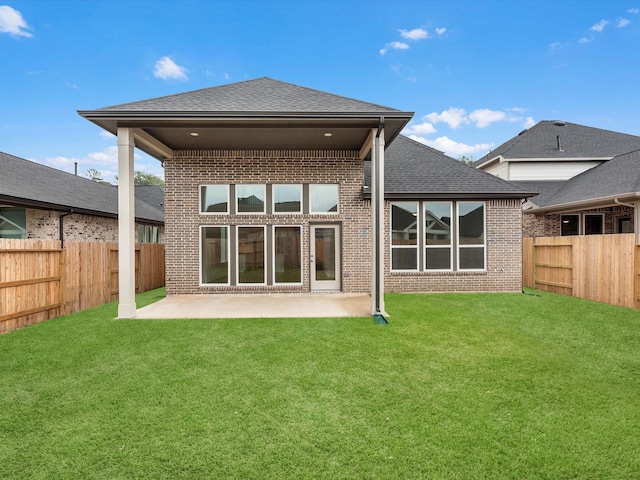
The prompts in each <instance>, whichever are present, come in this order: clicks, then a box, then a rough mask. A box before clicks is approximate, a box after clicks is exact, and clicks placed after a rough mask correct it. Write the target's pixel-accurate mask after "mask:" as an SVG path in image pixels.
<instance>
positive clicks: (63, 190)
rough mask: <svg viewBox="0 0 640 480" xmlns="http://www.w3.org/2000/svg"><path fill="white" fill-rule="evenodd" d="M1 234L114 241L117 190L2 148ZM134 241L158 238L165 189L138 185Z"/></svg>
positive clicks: (115, 235) (116, 236)
mask: <svg viewBox="0 0 640 480" xmlns="http://www.w3.org/2000/svg"><path fill="white" fill-rule="evenodd" d="M0 172H2V174H0V238H18V239H19V238H23V239H24V238H29V239H42V240H44V239H59V240H69V241H90V242H96V241H98V242H100V241H101V242H117V241H118V221H117V216H118V190H117V188H115V187H114V186H112V185H106V184H101V183H98V182H94V181H92V180H89V179H87V178H83V177H79V176H76V175H73V174H70V173H67V172H63V171H60V170H56V169H54V168H51V167H47V166H44V165H41V164H39V163H35V162H31V161H29V160H25V159H23V158H19V157H15V156H13V155H9V154H6V153H2V152H0ZM135 190H136V198H137V199H136V206H135V208H136V226H135V228H136V240H137V241H138V242H141V243H142V242H146V243H156V242H160V241H161V239H162V236H163V234H164V233H163V230H164V226H163V225H164V212H163V210H164V205H163V204H164V200H163V196H164V194H163V189H162V187H158V186H137V187H136V189H135Z"/></svg>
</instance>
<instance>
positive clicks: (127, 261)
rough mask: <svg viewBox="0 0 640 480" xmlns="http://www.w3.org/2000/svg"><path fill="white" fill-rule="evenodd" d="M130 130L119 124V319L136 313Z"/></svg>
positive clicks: (132, 139) (133, 145)
mask: <svg viewBox="0 0 640 480" xmlns="http://www.w3.org/2000/svg"><path fill="white" fill-rule="evenodd" d="M134 147H135V144H134V138H133V131H132V130H131V129H130V128H122V127H118V268H119V273H118V289H119V294H118V318H134V317H135V316H136V298H135V295H136V272H135V254H136V252H135V247H136V246H135V201H134V186H133V174H134V172H133V168H134V167H133V150H134Z"/></svg>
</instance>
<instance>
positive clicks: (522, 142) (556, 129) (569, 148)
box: [474, 120, 640, 166]
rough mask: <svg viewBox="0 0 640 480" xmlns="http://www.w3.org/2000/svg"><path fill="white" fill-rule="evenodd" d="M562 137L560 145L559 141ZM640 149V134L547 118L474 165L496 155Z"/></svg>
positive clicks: (603, 154) (596, 154) (604, 154)
mask: <svg viewBox="0 0 640 480" xmlns="http://www.w3.org/2000/svg"><path fill="white" fill-rule="evenodd" d="M558 136H559V137H560V148H561V150H558V140H557V137H558ZM639 148H640V137H638V136H635V135H628V134H625V133H619V132H612V131H610V130H603V129H600V128H593V127H587V126H584V125H578V124H576V123H568V122H558V121H551V120H544V121H541V122H539V123H537V124H536V125H534V126H533V127H531V128H529V129H528V130H524V131H523V132H521V133H520V134H518V135H517V136H515V137H513V138H512V139H510V140H508V141H506V142H505V143H503V144H502V145H500V146H499V147H498V148H496V149H495V150H492V151H491V152H489V153H488V154H487V155H485V156H484V157H482V158H481V159H480V160H478V161H477V162H475V164H474V165H475V166H479V165H482V164H483V163H485V162H487V161H488V160H491V159H493V158H495V157H497V156H502V157H504V158H506V159H515V158H557V159H563V158H612V157H615V156H617V155H622V154H623V153H627V152H630V151H633V150H637V149H639Z"/></svg>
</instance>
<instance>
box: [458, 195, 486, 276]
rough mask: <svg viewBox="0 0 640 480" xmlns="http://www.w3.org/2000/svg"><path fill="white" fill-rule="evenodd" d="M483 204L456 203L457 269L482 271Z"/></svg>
mask: <svg viewBox="0 0 640 480" xmlns="http://www.w3.org/2000/svg"><path fill="white" fill-rule="evenodd" d="M484 245H485V243H484V202H458V269H459V270H482V269H484V252H485V246H484Z"/></svg>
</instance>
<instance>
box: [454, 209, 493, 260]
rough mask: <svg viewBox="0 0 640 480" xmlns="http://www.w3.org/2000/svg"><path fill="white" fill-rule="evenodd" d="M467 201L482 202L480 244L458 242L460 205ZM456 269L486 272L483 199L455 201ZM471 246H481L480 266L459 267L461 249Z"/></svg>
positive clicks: (485, 221)
mask: <svg viewBox="0 0 640 480" xmlns="http://www.w3.org/2000/svg"><path fill="white" fill-rule="evenodd" d="M469 203H480V204H482V246H481V247H480V244H477V243H474V244H469V245H463V244H461V243H460V205H463V204H469ZM455 210H456V254H457V255H456V257H457V258H456V267H457V268H456V271H458V272H486V271H487V202H485V201H469V200H461V201H457V202H456V208H455ZM471 248H482V265H483V266H482V268H461V267H460V258H461V257H462V255H461V250H464V249H471Z"/></svg>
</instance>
